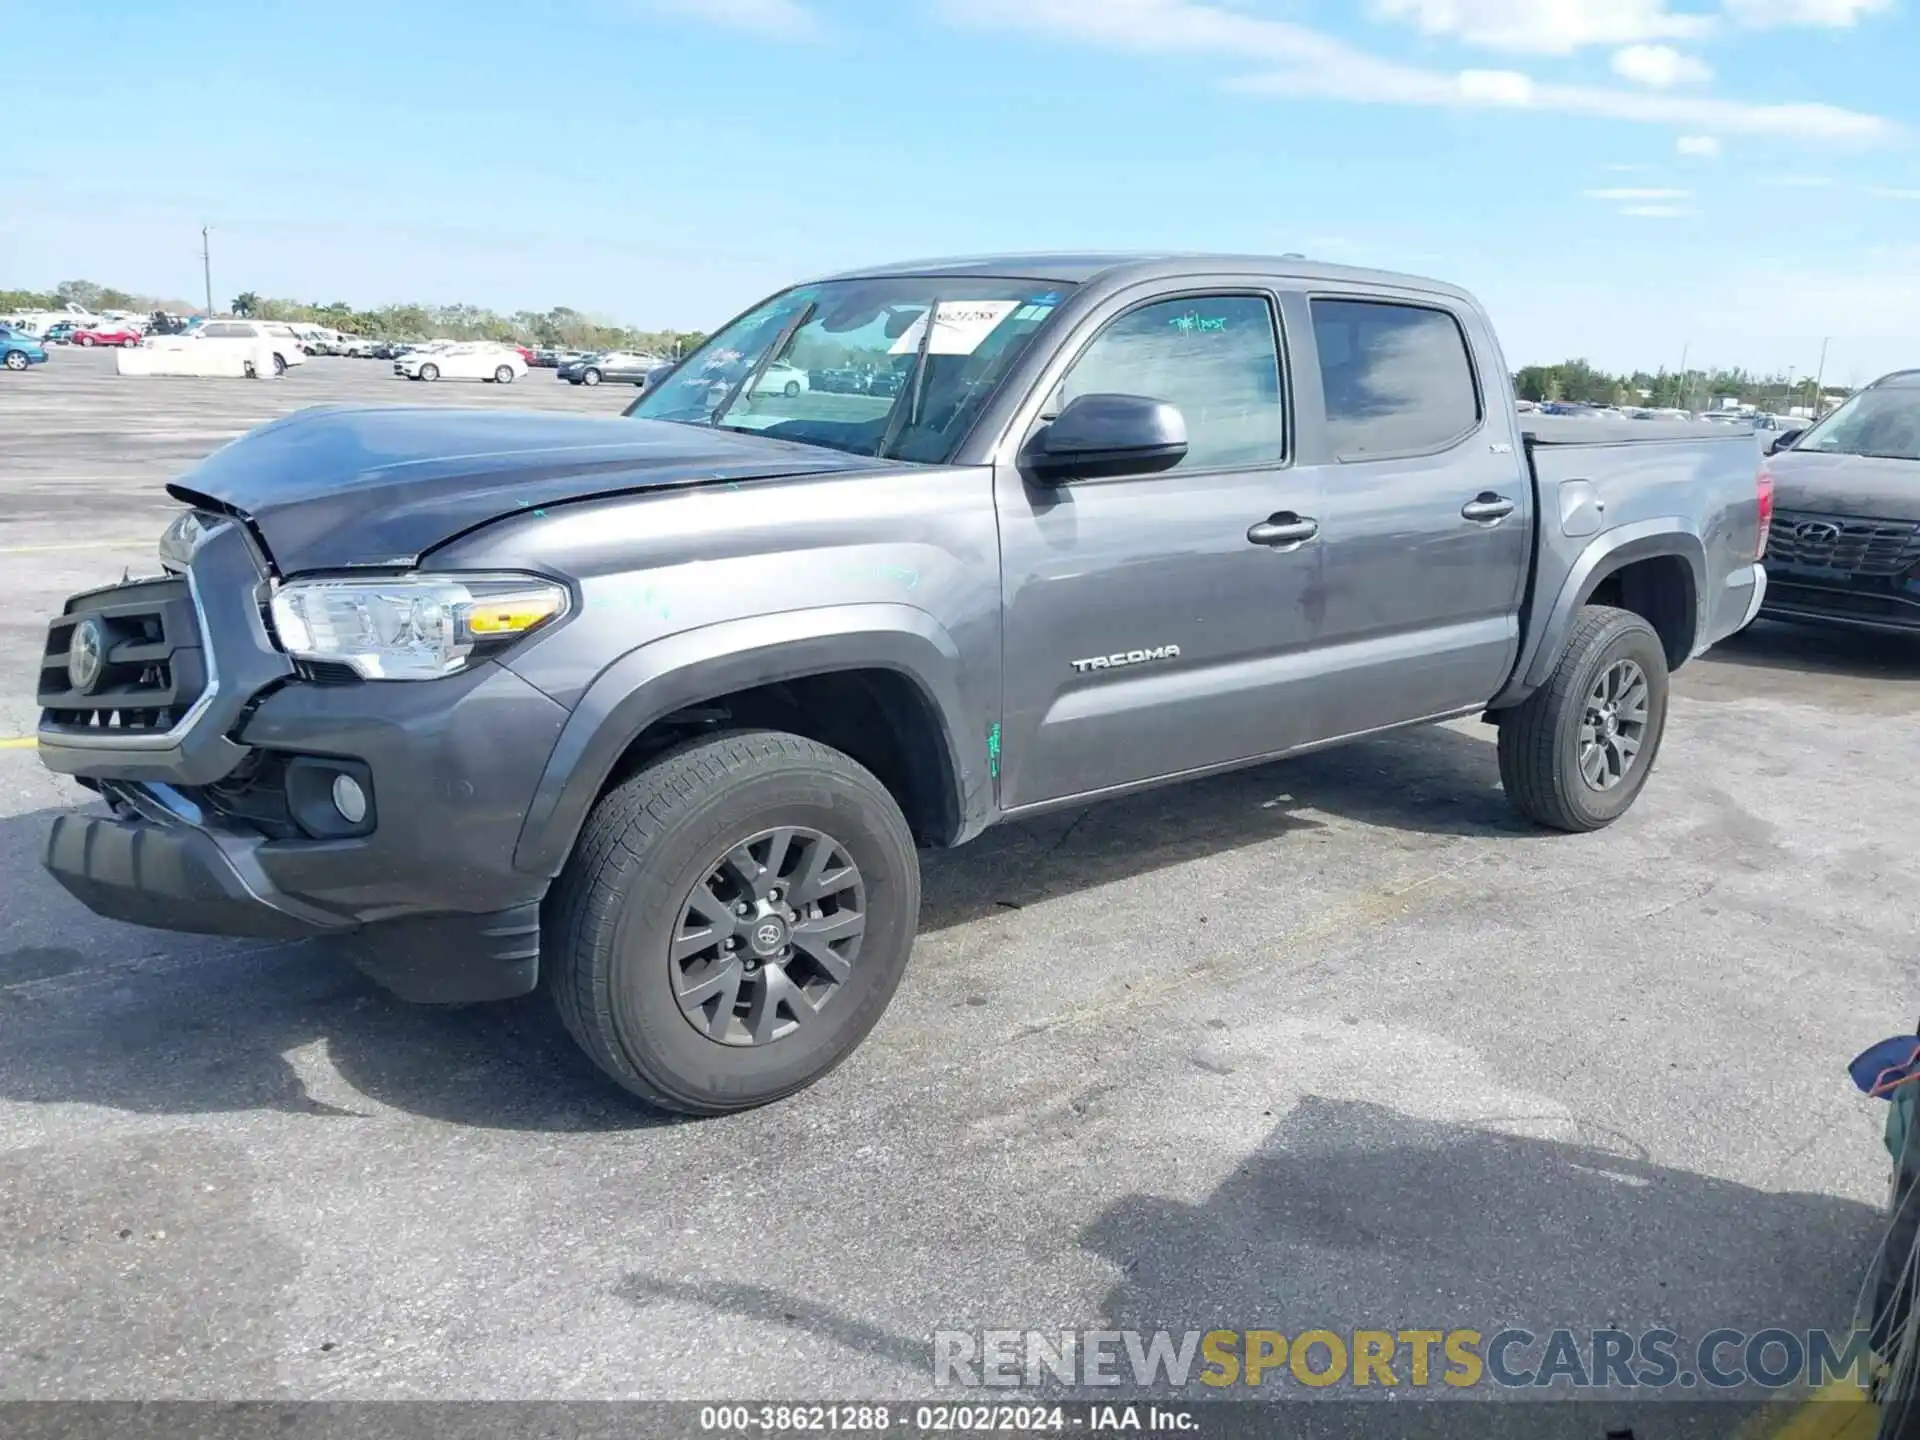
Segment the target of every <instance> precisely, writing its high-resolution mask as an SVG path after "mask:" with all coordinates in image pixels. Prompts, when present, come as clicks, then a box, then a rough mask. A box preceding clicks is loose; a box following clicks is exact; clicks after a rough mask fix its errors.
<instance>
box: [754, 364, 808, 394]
mask: <svg viewBox="0 0 1920 1440" xmlns="http://www.w3.org/2000/svg"><path fill="white" fill-rule="evenodd" d="M812 388H813V386H812V384H811V383H810V382H809V381H808V379H807V372H806V371H804V370H802V369H801V368H800V367H799V366H798V365H789V364H787V363H786V362H785V361H781V360H776V361H774V362H773V364H771V365H769V366H767V368H766V372H765V373H764V374H763V375H761V377H760V378H759V379H758V380H756V381H754V382H753V393H754V394H756V395H785V396H786V397H787V398H788V399H792V398H793V397H794V396H795V395H798V394H799V393H800V392H801V391H802V390H811V389H812Z"/></svg>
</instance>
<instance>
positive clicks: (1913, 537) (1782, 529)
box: [1766, 510, 1920, 575]
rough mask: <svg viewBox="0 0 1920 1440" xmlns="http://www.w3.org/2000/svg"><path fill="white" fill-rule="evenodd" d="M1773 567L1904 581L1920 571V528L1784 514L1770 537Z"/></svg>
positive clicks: (1803, 513) (1800, 512) (1911, 524)
mask: <svg viewBox="0 0 1920 1440" xmlns="http://www.w3.org/2000/svg"><path fill="white" fill-rule="evenodd" d="M1766 559H1767V561H1768V562H1769V563H1770V564H1774V565H1782V566H1786V567H1787V568H1789V569H1794V570H1839V571H1843V572H1845V573H1847V574H1851V575H1902V574H1905V573H1906V572H1907V571H1908V570H1911V569H1912V568H1913V567H1914V566H1915V565H1920V524H1916V523H1915V522H1913V521H1911V520H1856V519H1850V518H1849V517H1847V516H1844V515H1815V514H1810V513H1808V512H1806V511H1803V510H1782V511H1780V512H1779V513H1778V514H1776V515H1775V516H1774V517H1773V530H1772V533H1771V534H1770V535H1769V536H1768V537H1767V554H1766Z"/></svg>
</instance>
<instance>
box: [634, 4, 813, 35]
mask: <svg viewBox="0 0 1920 1440" xmlns="http://www.w3.org/2000/svg"><path fill="white" fill-rule="evenodd" d="M647 4H648V5H649V6H650V8H652V9H655V10H664V11H670V12H672V13H673V14H676V15H685V16H687V17H688V18H689V19H693V20H705V21H707V22H708V23H710V24H713V25H718V26H721V27H723V28H724V29H728V30H745V31H749V32H751V33H752V34H755V35H771V36H774V37H776V38H780V39H801V38H804V37H806V36H809V35H813V34H816V33H818V31H819V29H820V21H819V18H818V17H817V16H816V15H815V14H814V13H813V11H811V10H809V9H808V8H807V7H806V6H805V5H803V4H801V3H800V0H647Z"/></svg>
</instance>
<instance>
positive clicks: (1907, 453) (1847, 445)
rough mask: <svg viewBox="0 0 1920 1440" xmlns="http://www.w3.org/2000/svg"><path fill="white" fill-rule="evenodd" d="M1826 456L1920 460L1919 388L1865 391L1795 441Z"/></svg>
mask: <svg viewBox="0 0 1920 1440" xmlns="http://www.w3.org/2000/svg"><path fill="white" fill-rule="evenodd" d="M1792 448H1793V449H1795V450H1812V451H1815V452H1817V453H1820V454H1824V455H1873V456H1878V457H1881V458H1883V459H1888V460H1920V388H1913V387H1908V386H1902V385H1891V386H1887V387H1885V388H1881V389H1874V390H1862V391H1861V392H1860V393H1859V394H1858V395H1855V396H1854V397H1853V398H1852V399H1851V400H1848V401H1847V402H1846V403H1845V404H1844V405H1842V406H1841V407H1840V408H1839V409H1838V410H1836V411H1834V412H1833V413H1832V414H1831V415H1829V416H1827V418H1826V419H1824V420H1822V421H1821V422H1820V423H1819V424H1818V425H1815V426H1814V427H1813V428H1812V429H1810V430H1808V431H1807V433H1806V434H1804V435H1802V436H1801V437H1800V438H1799V439H1798V440H1796V441H1794V442H1793V446H1792Z"/></svg>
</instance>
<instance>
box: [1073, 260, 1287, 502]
mask: <svg viewBox="0 0 1920 1440" xmlns="http://www.w3.org/2000/svg"><path fill="white" fill-rule="evenodd" d="M1080 395H1144V396H1147V397H1148V398H1149V399H1153V400H1164V401H1166V402H1167V403H1168V404H1170V405H1174V406H1176V407H1178V409H1179V411H1180V413H1181V414H1182V415H1183V416H1185V417H1186V421H1187V445H1188V450H1187V456H1186V459H1184V460H1182V461H1181V462H1180V465H1179V466H1178V467H1176V468H1179V469H1187V470H1193V469H1199V468H1202V467H1205V466H1210V465H1270V464H1273V463H1275V462H1277V461H1279V460H1280V459H1282V458H1283V457H1284V456H1285V454H1286V425H1285V416H1284V411H1283V408H1282V406H1281V402H1280V345H1279V339H1278V336H1277V334H1276V332H1275V330H1274V325H1273V311H1272V309H1271V307H1270V306H1269V305H1268V304H1267V302H1266V301H1265V300H1264V299H1262V298H1261V297H1259V296H1257V295H1199V296H1193V297H1191V298H1187V299H1181V300H1161V301H1156V302H1155V303H1154V304H1151V305H1143V306H1141V307H1140V308H1139V309H1138V310H1131V311H1129V312H1128V313H1126V314H1125V315H1122V316H1121V317H1120V318H1119V319H1118V320H1115V321H1114V322H1113V323H1112V324H1110V325H1108V326H1107V328H1106V329H1104V330H1102V331H1101V332H1100V333H1099V334H1098V335H1097V336H1095V337H1094V340H1093V343H1092V344H1091V345H1089V346H1088V347H1087V348H1086V350H1085V351H1084V352H1083V353H1082V354H1081V356H1080V358H1079V359H1078V360H1076V361H1074V364H1073V369H1071V370H1070V371H1068V372H1067V377H1066V379H1065V380H1064V381H1062V382H1061V386H1060V391H1059V393H1058V395H1057V396H1056V398H1055V406H1056V407H1063V406H1065V405H1066V404H1067V402H1068V401H1070V400H1072V399H1074V398H1075V397H1076V396H1080ZM1056 413H1057V412H1056Z"/></svg>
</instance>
